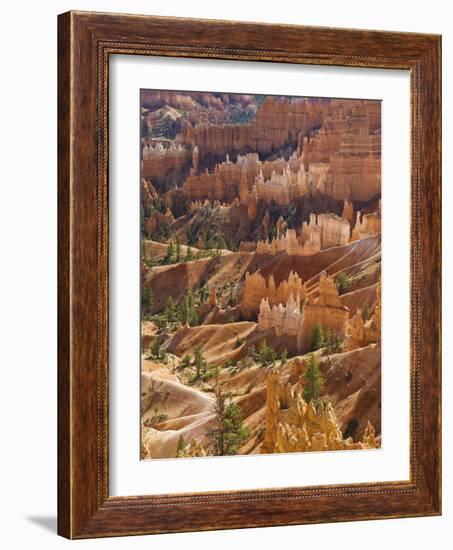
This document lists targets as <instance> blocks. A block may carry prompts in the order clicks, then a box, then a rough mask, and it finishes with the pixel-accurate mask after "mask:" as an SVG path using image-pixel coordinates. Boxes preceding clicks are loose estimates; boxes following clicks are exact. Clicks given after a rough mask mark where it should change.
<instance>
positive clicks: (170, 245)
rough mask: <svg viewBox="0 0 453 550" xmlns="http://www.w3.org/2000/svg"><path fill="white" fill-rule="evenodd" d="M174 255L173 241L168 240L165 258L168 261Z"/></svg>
mask: <svg viewBox="0 0 453 550" xmlns="http://www.w3.org/2000/svg"><path fill="white" fill-rule="evenodd" d="M174 255H175V249H174V247H173V241H169V243H168V247H167V256H166V258H167V260H168V261H169V262H170V261H171V260H172V258H173V256H174Z"/></svg>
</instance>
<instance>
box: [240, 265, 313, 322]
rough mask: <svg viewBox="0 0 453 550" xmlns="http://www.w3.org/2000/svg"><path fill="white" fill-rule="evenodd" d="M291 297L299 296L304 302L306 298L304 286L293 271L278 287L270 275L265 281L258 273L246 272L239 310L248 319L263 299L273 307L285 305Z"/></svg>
mask: <svg viewBox="0 0 453 550" xmlns="http://www.w3.org/2000/svg"><path fill="white" fill-rule="evenodd" d="M291 295H293V296H299V299H300V300H305V298H306V297H307V290H306V288H305V285H304V283H303V281H302V279H301V278H300V277H299V276H298V275H297V273H295V272H294V271H290V273H289V275H288V278H287V279H284V280H283V281H281V283H280V284H279V285H276V283H275V279H274V277H273V276H272V275H271V276H270V277H269V279H268V280H266V279H265V277H263V276H262V275H261V274H260V273H259V272H255V273H252V274H251V275H250V274H249V273H248V272H247V273H246V275H245V281H244V291H243V294H242V300H241V310H242V312H243V314H244V315H245V316H246V317H248V316H250V315H253V314H256V312H257V311H258V309H259V307H260V303H261V301H262V300H263V299H266V300H267V302H268V304H269V305H271V306H273V305H278V304H279V303H282V304H285V303H286V302H287V300H288V299H289V297H290V296H291Z"/></svg>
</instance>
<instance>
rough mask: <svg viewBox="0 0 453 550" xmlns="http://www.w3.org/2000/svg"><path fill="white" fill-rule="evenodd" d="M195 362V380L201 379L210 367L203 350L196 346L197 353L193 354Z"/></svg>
mask: <svg viewBox="0 0 453 550" xmlns="http://www.w3.org/2000/svg"><path fill="white" fill-rule="evenodd" d="M193 364H194V367H195V380H199V379H200V378H201V377H203V376H204V375H205V374H206V370H207V368H208V362H207V361H206V359H205V358H204V356H203V352H202V351H201V349H200V348H198V347H197V348H195V353H194V356H193Z"/></svg>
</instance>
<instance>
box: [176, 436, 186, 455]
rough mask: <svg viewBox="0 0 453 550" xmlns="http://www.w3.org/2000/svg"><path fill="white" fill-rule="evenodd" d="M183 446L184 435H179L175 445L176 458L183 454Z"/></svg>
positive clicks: (184, 444)
mask: <svg viewBox="0 0 453 550" xmlns="http://www.w3.org/2000/svg"><path fill="white" fill-rule="evenodd" d="M185 447H186V442H185V441H184V437H183V436H182V435H180V436H179V439H178V446H177V447H176V458H178V457H180V456H183V454H184V449H185Z"/></svg>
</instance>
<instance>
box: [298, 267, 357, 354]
mask: <svg viewBox="0 0 453 550" xmlns="http://www.w3.org/2000/svg"><path fill="white" fill-rule="evenodd" d="M318 295H319V296H318V299H317V300H313V299H312V300H309V302H308V303H307V304H305V305H304V309H303V322H302V325H301V331H300V333H299V334H298V340H297V344H298V348H299V350H301V351H303V352H306V351H309V350H310V347H311V343H312V339H313V332H314V330H315V327H316V325H320V326H321V327H322V328H323V329H327V330H330V331H333V332H334V333H335V334H337V335H338V336H339V337H340V338H344V337H345V336H346V333H347V327H348V320H349V309H348V308H347V307H346V306H343V305H341V301H340V296H339V294H338V290H337V287H336V285H335V281H334V280H333V279H332V278H331V277H327V276H326V274H325V272H322V273H321V275H320V278H319V285H318Z"/></svg>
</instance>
